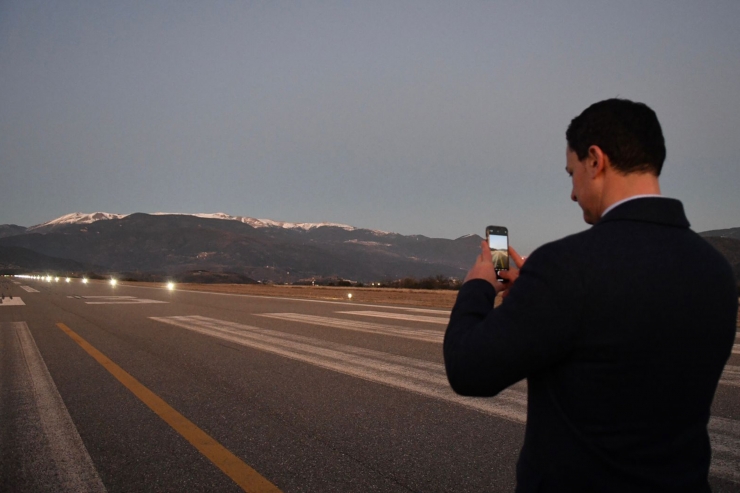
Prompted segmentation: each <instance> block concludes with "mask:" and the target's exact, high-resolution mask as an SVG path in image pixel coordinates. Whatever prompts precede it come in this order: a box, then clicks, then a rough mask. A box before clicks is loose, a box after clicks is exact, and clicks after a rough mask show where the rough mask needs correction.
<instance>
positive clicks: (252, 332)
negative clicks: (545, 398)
mask: <svg viewBox="0 0 740 493" xmlns="http://www.w3.org/2000/svg"><path fill="white" fill-rule="evenodd" d="M150 318H151V319H152V320H157V321H159V322H164V323H167V324H171V325H175V326H177V327H182V328H184V329H188V330H192V331H194V332H198V333H201V334H205V335H209V336H213V337H217V338H219V339H222V340H225V341H229V342H233V343H236V344H240V345H243V346H248V347H252V348H255V349H259V350H262V351H267V352H270V353H273V354H278V355H280V356H284V357H286V358H290V359H294V360H298V361H303V362H305V363H309V364H312V365H315V366H319V367H321V368H327V369H330V370H333V371H336V372H339V373H343V374H345V375H351V376H354V377H358V378H362V379H364V380H369V381H371V382H376V383H381V384H384V385H388V386H391V387H396V388H400V389H404V390H408V391H411V392H414V393H417V394H421V395H424V396H426V397H432V398H435V399H440V400H444V401H447V402H453V403H455V404H459V405H461V406H465V407H467V408H470V409H475V410H477V411H481V412H484V413H486V414H490V415H493V416H498V417H501V418H505V419H507V420H510V421H514V422H516V423H524V422H525V420H526V416H527V397H526V394H525V393H523V392H520V391H516V390H512V389H509V390H505V391H503V392H502V393H501V394H499V395H498V396H496V397H494V398H492V399H475V398H469V397H462V396H459V395H457V394H455V393H454V392H453V391H452V389H451V388H450V385H449V383H448V382H447V376H446V375H445V370H444V366H443V365H441V364H439V363H431V362H428V361H423V360H418V359H414V358H407V357H404V356H396V355H392V354H388V353H382V352H379V351H372V350H369V349H362V348H357V347H353V346H346V345H343V344H336V343H332V342H328V341H322V340H320V339H314V338H311V337H303V336H297V335H293V334H287V333H284V332H278V331H274V330H269V329H261V328H259V327H253V326H249V325H242V324H238V323H234V322H226V321H223V320H217V319H213V318H207V317H201V316H190V317H150Z"/></svg>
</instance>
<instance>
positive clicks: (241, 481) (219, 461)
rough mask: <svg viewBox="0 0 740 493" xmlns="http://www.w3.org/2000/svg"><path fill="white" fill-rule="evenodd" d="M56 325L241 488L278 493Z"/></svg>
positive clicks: (177, 413) (103, 356)
mask: <svg viewBox="0 0 740 493" xmlns="http://www.w3.org/2000/svg"><path fill="white" fill-rule="evenodd" d="M57 327H59V328H60V329H62V331H64V333H65V334H67V335H68V336H69V337H71V338H72V340H73V341H75V342H76V343H77V344H79V345H80V347H81V348H82V349H84V350H85V351H86V352H87V353H88V354H89V355H90V356H92V357H93V358H95V360H96V361H97V362H98V363H100V364H101V365H103V367H104V368H105V369H106V370H108V371H109V372H110V374H111V375H113V376H114V377H116V379H117V380H118V381H119V382H121V383H122V384H123V385H124V386H125V387H126V388H127V389H129V390H130V391H131V392H133V394H134V395H135V396H136V397H138V398H139V399H140V400H141V402H143V403H144V404H146V405H147V406H148V407H149V409H151V410H152V411H154V412H155V413H156V414H157V415H158V416H159V417H160V418H162V419H163V420H164V421H165V422H166V423H167V424H168V425H170V426H171V427H172V428H173V429H174V430H175V431H176V432H178V433H179V434H180V435H182V436H183V437H184V438H185V439H186V440H187V441H188V442H190V443H191V444H192V445H193V447H195V448H196V449H198V451H199V452H200V453H201V454H203V455H205V456H206V457H207V458H208V460H210V461H211V462H213V464H214V465H215V466H216V467H218V468H219V469H221V470H222V471H223V472H224V474H226V475H227V476H228V477H230V478H231V479H232V480H233V481H234V482H235V483H236V484H238V485H239V486H240V487H241V488H242V489H243V490H244V491H248V492H250V493H252V492H253V493H280V490H279V489H278V488H277V486H275V485H274V484H272V483H270V482H269V481H268V480H267V479H265V478H264V477H262V476H261V475H260V474H259V473H258V472H257V471H255V470H254V469H252V468H251V467H249V466H248V465H247V464H245V463H244V462H243V461H242V460H241V459H239V458H238V457H237V456H235V455H234V454H232V453H231V452H229V451H228V450H227V449H226V448H225V447H224V446H223V445H221V444H220V443H218V442H217V441H216V440H214V439H213V438H211V437H210V436H209V435H208V434H207V433H206V432H204V431H203V430H201V429H200V428H198V427H197V426H196V425H195V424H194V423H193V422H192V421H190V420H189V419H187V418H186V417H185V416H183V415H182V414H180V413H179V412H177V411H176V410H175V409H174V408H173V407H172V406H170V405H169V404H167V403H166V402H165V401H164V400H162V399H161V398H160V397H159V396H157V395H156V394H155V393H154V392H152V391H151V390H149V389H148V388H146V387H145V386H144V385H142V384H141V383H140V382H139V381H138V380H136V379H135V378H134V377H132V376H131V375H129V374H128V373H127V372H126V371H124V370H123V369H122V368H121V367H120V366H118V365H117V364H115V363H114V362H113V361H111V360H110V359H108V357H107V356H105V355H104V354H103V353H101V352H100V351H98V350H97V349H95V348H94V347H93V346H92V345H91V344H90V343H89V342H87V341H86V340H85V339H83V338H82V337H80V336H79V335H78V334H77V333H76V332H75V331H73V330H72V329H70V328H69V327H67V326H66V325H64V324H63V323H58V324H57Z"/></svg>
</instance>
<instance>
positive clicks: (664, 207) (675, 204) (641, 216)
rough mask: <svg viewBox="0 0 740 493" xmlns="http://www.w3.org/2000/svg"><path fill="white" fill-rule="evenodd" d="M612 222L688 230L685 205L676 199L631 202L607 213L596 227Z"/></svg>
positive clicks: (650, 199)
mask: <svg viewBox="0 0 740 493" xmlns="http://www.w3.org/2000/svg"><path fill="white" fill-rule="evenodd" d="M610 221H640V222H648V223H657V224H663V225H666V226H675V227H679V228H688V227H689V226H690V224H689V220H688V219H686V214H685V213H684V210H683V204H682V203H681V202H680V201H678V200H676V199H668V198H665V197H645V198H639V199H634V200H629V201H627V202H624V203H622V204H619V205H618V206H616V207H615V208H614V209H612V210H610V211H609V212H607V213H606V214H605V215H604V216H603V217H602V218H601V219H599V221H598V222H597V223H596V225H599V224H602V223H606V222H610Z"/></svg>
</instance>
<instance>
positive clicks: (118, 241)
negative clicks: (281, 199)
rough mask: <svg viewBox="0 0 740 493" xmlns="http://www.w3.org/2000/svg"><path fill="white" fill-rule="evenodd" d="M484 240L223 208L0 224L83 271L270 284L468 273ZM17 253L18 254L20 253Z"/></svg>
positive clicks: (3, 236) (26, 244)
mask: <svg viewBox="0 0 740 493" xmlns="http://www.w3.org/2000/svg"><path fill="white" fill-rule="evenodd" d="M480 241H481V238H480V237H479V236H477V235H470V236H464V237H461V238H458V239H456V240H449V239H442V238H428V237H426V236H422V235H412V236H405V235H400V234H397V233H389V232H385V231H377V230H370V229H362V228H356V227H353V226H348V225H345V224H336V223H289V222H280V221H272V220H268V219H255V218H250V217H243V216H231V215H228V214H223V213H217V214H169V213H156V214H143V213H135V214H128V215H122V214H111V213H104V212H97V213H93V214H83V213H73V214H67V215H65V216H62V217H59V218H57V219H54V220H52V221H49V222H46V223H43V224H39V225H36V226H32V227H29V228H23V227H21V226H16V225H2V226H0V247H14V248H16V249H19V248H20V249H25V250H29V251H31V252H34V253H36V254H40V255H44V256H47V257H51V258H55V259H63V260H71V261H73V262H77V263H78V264H80V265H81V266H82V269H80V270H82V271H84V270H95V271H98V272H100V271H105V272H115V273H127V274H128V275H130V276H132V277H135V278H149V277H151V276H152V275H154V276H155V277H156V276H167V277H174V278H183V277H193V275H194V274H197V273H201V274H202V273H212V274H219V275H221V277H223V276H224V275H226V274H228V276H226V277H228V278H230V279H232V278H233V275H237V276H241V278H242V280H247V279H256V280H264V281H272V282H297V281H306V280H310V279H327V278H342V279H348V280H355V281H362V282H372V281H381V280H388V279H398V278H402V277H417V278H421V277H429V276H436V275H442V276H445V277H462V276H464V275H465V272H466V271H467V269H468V268H469V266H470V265H471V264H472V262H473V260H474V259H475V256H476V254H477V252H478V249H479V245H480ZM14 252H15V255H16V257H17V256H18V252H19V250H14ZM2 256H3V251H2V250H0V267H3V266H4V267H5V268H6V269H8V268H9V267H10V266H11V265H12V266H14V267H15V268H16V270H17V269H21V268H26V269H30V268H34V269H37V266H38V265H39V264H38V263H37V262H36V263H32V264H28V263H27V262H26V263H23V262H18V261H13V259H12V258H11V259H8V258H5V259H3V257H2ZM6 256H7V252H6ZM27 257H28V255H27ZM48 268H50V269H51V268H52V267H48Z"/></svg>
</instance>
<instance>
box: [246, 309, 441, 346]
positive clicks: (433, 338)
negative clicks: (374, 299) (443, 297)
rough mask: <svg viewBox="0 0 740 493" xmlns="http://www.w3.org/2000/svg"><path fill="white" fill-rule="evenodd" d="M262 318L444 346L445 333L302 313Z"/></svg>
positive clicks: (268, 314)
mask: <svg viewBox="0 0 740 493" xmlns="http://www.w3.org/2000/svg"><path fill="white" fill-rule="evenodd" d="M259 315H260V316H261V317H269V318H276V319H278V320H288V321H291V322H300V323H305V324H312V325H320V326H323V327H332V328H335V329H345V330H355V331H358V332H369V333H371V334H380V335H386V336H394V337H403V338H406V339H414V340H417V341H424V342H436V343H439V344H442V340H443V339H444V333H443V332H438V331H433V330H421V329H409V328H407V327H397V326H394V325H383V324H375V323H371V322H359V321H355V320H347V319H344V318H329V317H319V316H316V315H304V314H301V313H260V314H259Z"/></svg>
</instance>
